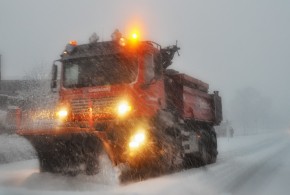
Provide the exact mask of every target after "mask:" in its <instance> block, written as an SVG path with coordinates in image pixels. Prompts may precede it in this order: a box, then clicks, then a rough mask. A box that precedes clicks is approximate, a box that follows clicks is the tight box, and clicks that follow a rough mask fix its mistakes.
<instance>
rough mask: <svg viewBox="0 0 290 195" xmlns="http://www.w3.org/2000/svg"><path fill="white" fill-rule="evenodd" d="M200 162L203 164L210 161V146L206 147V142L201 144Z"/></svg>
mask: <svg viewBox="0 0 290 195" xmlns="http://www.w3.org/2000/svg"><path fill="white" fill-rule="evenodd" d="M199 153H200V164H201V166H204V165H207V164H209V163H210V159H211V155H210V154H209V152H208V148H207V147H206V144H204V143H201V144H200V150H199Z"/></svg>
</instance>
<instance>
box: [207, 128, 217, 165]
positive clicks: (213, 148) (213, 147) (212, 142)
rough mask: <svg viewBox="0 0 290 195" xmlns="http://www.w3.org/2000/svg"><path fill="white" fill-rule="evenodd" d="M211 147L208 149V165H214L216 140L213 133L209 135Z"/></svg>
mask: <svg viewBox="0 0 290 195" xmlns="http://www.w3.org/2000/svg"><path fill="white" fill-rule="evenodd" d="M210 145H211V147H210V162H209V163H215V162H216V158H217V154H218V152H217V138H216V134H215V132H214V131H212V133H211V144H210Z"/></svg>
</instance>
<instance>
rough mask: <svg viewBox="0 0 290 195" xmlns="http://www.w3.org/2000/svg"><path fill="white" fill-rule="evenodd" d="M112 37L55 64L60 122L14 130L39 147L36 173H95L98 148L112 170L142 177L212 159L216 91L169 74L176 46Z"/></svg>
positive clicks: (77, 48)
mask: <svg viewBox="0 0 290 195" xmlns="http://www.w3.org/2000/svg"><path fill="white" fill-rule="evenodd" d="M113 35H114V36H112V37H113V40H112V41H103V42H98V41H96V40H95V41H92V42H90V43H88V44H83V45H77V44H76V43H75V42H72V43H70V44H68V45H67V47H66V49H65V50H64V52H63V53H62V54H61V59H60V60H58V61H57V63H58V65H59V66H60V67H57V66H56V65H55V64H54V65H53V71H52V72H53V74H52V75H53V76H52V89H53V90H56V91H57V92H58V93H59V104H58V105H59V106H58V107H57V108H56V117H57V118H58V120H59V121H60V122H59V125H58V126H57V127H55V128H42V129H41V128H40V129H29V128H27V127H22V129H20V130H18V134H20V135H22V136H24V137H26V138H27V139H28V140H29V141H30V142H31V143H32V145H33V146H34V148H35V149H36V152H37V154H38V158H39V163H40V169H41V170H42V171H48V172H55V173H65V174H73V175H74V174H77V173H80V172H85V173H87V174H95V173H97V172H98V168H99V167H98V157H99V155H100V154H101V153H102V152H103V151H104V152H105V153H106V154H107V155H108V157H109V158H110V160H111V162H112V164H113V165H115V166H118V165H121V164H122V165H126V167H128V168H127V170H128V169H131V170H135V172H139V173H140V172H143V173H144V172H147V173H148V172H150V171H166V170H170V169H173V168H174V167H181V166H184V165H185V164H187V165H188V164H191V165H192V164H193V163H195V162H197V163H198V164H200V165H204V164H207V163H213V162H215V160H216V157H217V153H218V152H217V141H216V134H215V131H214V128H213V126H214V125H218V124H219V123H220V122H221V120H222V107H221V98H220V96H219V95H218V92H214V93H213V94H209V93H208V88H209V86H208V84H206V83H204V82H202V81H200V80H198V79H195V78H193V77H191V76H189V75H186V74H181V73H179V72H177V71H174V70H171V69H168V66H170V65H171V63H172V60H173V57H174V55H175V53H176V52H178V50H179V48H178V47H177V46H176V45H174V46H170V47H166V48H161V46H160V45H158V44H156V43H154V42H151V41H139V40H135V39H132V40H131V39H124V38H123V37H121V36H119V35H120V34H117V35H118V36H116V32H115V34H113ZM58 68H60V69H61V71H60V79H59V81H60V82H59V83H58V79H57V75H58V73H59V72H58V71H57V70H58Z"/></svg>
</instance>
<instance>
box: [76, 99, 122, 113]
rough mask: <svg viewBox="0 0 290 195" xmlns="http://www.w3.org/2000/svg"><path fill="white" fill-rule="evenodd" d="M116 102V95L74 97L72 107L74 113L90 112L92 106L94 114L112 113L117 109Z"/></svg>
mask: <svg viewBox="0 0 290 195" xmlns="http://www.w3.org/2000/svg"><path fill="white" fill-rule="evenodd" d="M116 103H117V101H116V98H115V97H106V98H100V99H73V100H71V108H72V112H73V113H74V114H88V113H89V108H90V107H91V108H92V113H93V114H110V113H113V112H114V111H115V107H116Z"/></svg>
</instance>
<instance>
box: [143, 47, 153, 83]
mask: <svg viewBox="0 0 290 195" xmlns="http://www.w3.org/2000/svg"><path fill="white" fill-rule="evenodd" d="M144 74H145V75H144V79H145V83H150V82H151V81H152V80H153V79H154V77H155V73H154V59H153V54H152V53H147V54H145V55H144Z"/></svg>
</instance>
